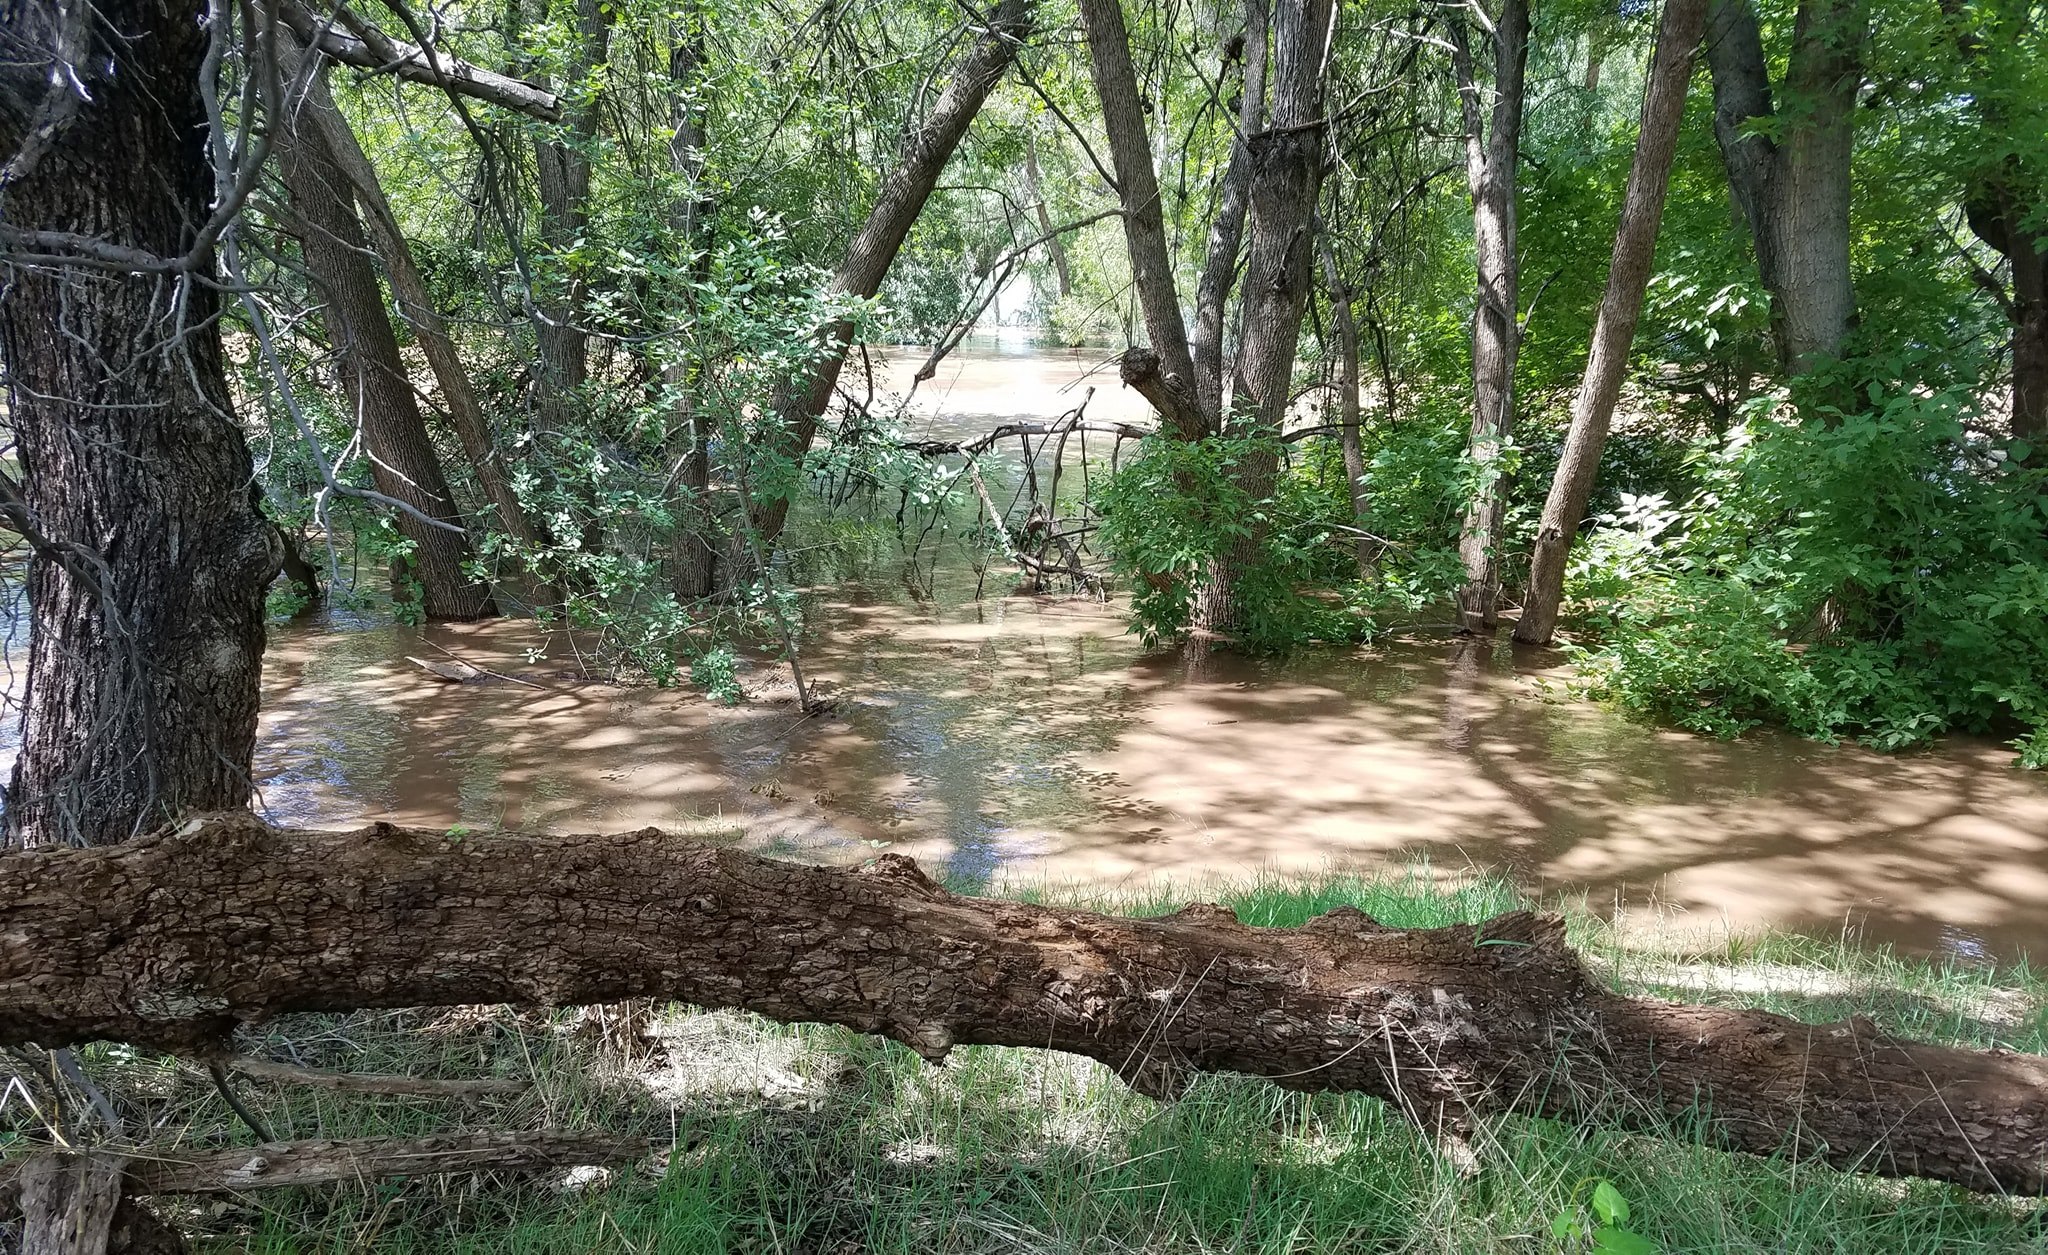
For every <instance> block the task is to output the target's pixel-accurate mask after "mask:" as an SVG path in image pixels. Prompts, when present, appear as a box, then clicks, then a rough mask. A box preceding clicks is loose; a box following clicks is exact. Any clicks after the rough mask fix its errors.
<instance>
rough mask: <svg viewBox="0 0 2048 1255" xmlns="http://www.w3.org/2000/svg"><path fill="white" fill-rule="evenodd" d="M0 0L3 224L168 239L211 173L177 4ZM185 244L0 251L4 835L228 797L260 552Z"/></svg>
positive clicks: (233, 787)
mask: <svg viewBox="0 0 2048 1255" xmlns="http://www.w3.org/2000/svg"><path fill="white" fill-rule="evenodd" d="M0 13H4V14H5V19H6V26H7V35H8V41H9V43H10V45H11V50H10V52H9V54H8V56H7V57H6V59H5V62H4V64H0V152H5V153H8V154H10V155H13V156H14V158H15V159H14V160H13V162H12V169H11V170H10V175H11V176H12V177H11V181H9V182H8V183H7V184H6V186H5V188H4V195H5V202H4V204H5V217H6V219H7V221H8V223H9V225H10V226H12V227H16V228H19V229H21V230H29V231H42V232H56V233H64V234H66V235H71V236H80V237H90V238H91V239H92V240H93V241H96V242H97V243H99V244H101V245H106V246H110V247H113V248H116V249H125V250H132V251H134V252H135V253H137V254H139V255H152V256H154V257H156V258H161V259H179V258H182V257H183V256H184V255H185V254H186V253H187V251H188V250H189V249H190V248H191V247H192V243H193V237H194V234H195V232H196V231H197V230H198V227H199V224H201V223H203V222H204V221H205V220H206V218H207V206H208V204H209V203H210V202H211V200H212V197H213V192H214V187H213V175H212V170H211V166H210V164H209V162H208V160H207V154H206V133H207V128H206V118H205V113H204V109H203V107H202V105H201V102H200V97H199V90H198V82H199V68H200V65H201V61H202V59H203V57H204V56H205V53H206V48H207V32H206V30H205V29H204V27H203V26H202V24H201V23H200V22H199V21H198V19H197V12H196V10H195V9H193V8H190V7H180V6H177V5H171V6H163V5H158V4H153V3H141V2H139V0H102V2H101V3H99V4H97V5H95V6H94V7H92V8H91V9H85V8H83V7H81V6H76V5H64V6H59V5H57V4H54V3H47V2H43V0H14V2H13V3H9V4H4V5H0ZM81 15H85V16H81ZM116 32H118V35H116ZM59 63H62V64H63V65H65V66H67V67H68V69H62V70H60V69H58V68H57V67H58V64H59ZM73 88H75V89H76V91H75V94H74V91H73ZM32 133H34V134H44V133H47V134H48V137H49V138H48V144H47V147H42V148H41V151H40V156H39V157H31V156H26V155H25V154H27V152H28V149H29V147H30V145H29V142H28V141H29V139H30V136H31V134H32ZM195 262H196V265H195V271H194V273H191V274H187V273H182V272H181V271H179V270H176V269H172V268H170V267H169V266H168V265H167V266H166V267H164V268H160V269H157V270H154V271H141V270H138V271H128V270H124V269H120V268H117V267H114V266H111V265H103V264H98V263H84V264H79V263H75V262H73V261H70V260H65V259H54V260H51V259H45V260H35V259H32V258H30V257H27V256H26V255H24V254H22V253H21V252H18V251H17V252H16V253H14V255H12V256H0V266H4V273H0V289H4V291H5V297H4V299H0V362H4V365H5V372H4V373H5V377H6V386H7V390H8V391H7V410H8V425H9V427H10V429H11V433H12V435H13V437H14V441H15V448H16V451H17V454H18V456H19V459H20V466H21V477H22V478H21V483H20V484H19V485H18V486H17V485H15V484H12V483H8V482H6V481H5V480H4V479H0V489H4V491H0V514H4V515H5V516H6V518H7V520H8V522H9V523H10V525H12V526H13V527H14V529H15V530H16V531H18V532H20V533H21V534H22V535H23V536H24V537H25V538H27V539H28V541H29V544H30V548H31V557H30V560H29V570H28V604H29V616H30V624H31V626H30V645H29V659H28V680H27V686H26V689H25V691H24V692H23V695H22V698H21V703H22V704H21V711H22V724H21V753H20V756H19V757H18V758H17V759H16V761H15V765H14V774H13V779H12V781H11V783H10V784H9V786H8V789H7V796H6V801H7V828H8V834H9V837H10V838H11V840H13V841H15V842H19V843H21V844H25V845H31V846H35V845H48V844H79V845H97V844H104V843H107V842H113V841H119V840H122V839H123V838H125V837H128V836H131V835H133V834H134V833H137V832H140V831H143V830H146V829H148V828H152V827H155V826H156V825H157V824H159V823H161V822H163V821H164V820H165V819H167V818H169V817H172V816H176V815H179V814H181V813H184V812H187V811H192V810H213V809H218V808H220V807H223V806H240V805H241V804H242V803H243V802H244V801H246V800H247V798H248V796H249V788H250V780H249V764H250V756H251V753H252V751H253V748H254V744H255V736H256V703H257V680H258V672H259V669H260V665H261V659H262V654H263V593H264V589H265V587H266V586H267V585H268V584H269V583H270V579H271V577H272V575H274V574H275V573H276V571H277V568H278V561H279V555H278V553H277V547H276V543H275V538H274V533H273V532H272V530H271V527H270V524H269V523H268V522H267V521H266V520H265V519H264V518H263V516H262V514H261V512H260V511H259V510H258V509H257V507H256V504H255V502H254V500H253V499H252V497H251V494H250V492H249V482H250V480H251V478H252V477H253V470H252V468H251V465H250V460H249V452H248V449H247V447H246V446H245V445H244V443H243V441H242V434H241V430H240V429H239V428H238V427H237V426H236V424H235V419H234V412H233V404H232V401H231V399H230V395H229V391H228V387H227V381H226V376H225V373H224V368H223V363H222V356H221V345H220V335H219V330H218V324H217V323H216V322H215V321H214V320H215V316H216V314H217V313H218V312H219V300H218V294H217V291H216V289H215V288H213V287H211V286H209V285H208V284H207V283H204V282H200V281H198V280H200V279H204V278H210V277H211V271H212V264H213V262H212V257H211V256H210V255H207V256H201V257H198V258H196V259H195Z"/></svg>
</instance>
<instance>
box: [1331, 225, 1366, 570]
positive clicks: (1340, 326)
mask: <svg viewBox="0 0 2048 1255" xmlns="http://www.w3.org/2000/svg"><path fill="white" fill-rule="evenodd" d="M1320 251H1321V254H1322V261H1323V286H1324V287H1325V288H1326V289H1327V290H1328V292H1329V296H1330V323H1331V326H1332V327H1334V328H1335V330H1336V332H1337V424H1338V428H1337V442H1338V447H1339V448H1340V449H1341V450H1342V451H1343V454H1344V483H1345V487H1346V489H1347V490H1348V492H1349V494H1350V497H1351V521H1352V522H1353V523H1354V524H1356V525H1357V526H1358V527H1360V528H1363V527H1364V526H1365V519H1366V514H1367V505H1368V497H1369V494H1370V492H1371V485H1370V484H1369V483H1368V482H1367V479H1366V467H1365V448H1364V444H1363V442H1362V441H1361V440H1360V438H1359V432H1358V428H1359V423H1360V420H1361V417H1362V416H1361V414H1360V410H1359V399H1358V394H1359V389H1360V388H1361V387H1363V386H1364V383H1365V378H1364V374H1365V372H1364V369H1363V367H1362V365H1361V361H1360V356H1359V347H1358V318H1357V316H1356V314H1354V313H1353V311H1352V308H1351V301H1352V291H1351V285H1350V284H1349V283H1346V282H1345V281H1344V272H1343V271H1342V270H1341V269H1340V268H1339V267H1338V265H1337V254H1336V251H1335V250H1334V249H1332V248H1331V247H1330V242H1329V240H1328V238H1324V239H1323V240H1321V241H1320ZM1352 550H1353V552H1354V555H1355V557H1356V558H1357V561H1358V574H1359V575H1360V576H1361V577H1364V576H1369V575H1371V574H1372V573H1373V567H1374V562H1373V559H1374V554H1373V547H1372V540H1371V538H1370V537H1367V536H1365V535H1362V534H1361V535H1359V536H1356V537H1354V538H1353V540H1352Z"/></svg>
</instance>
